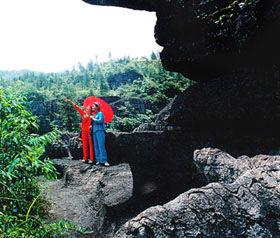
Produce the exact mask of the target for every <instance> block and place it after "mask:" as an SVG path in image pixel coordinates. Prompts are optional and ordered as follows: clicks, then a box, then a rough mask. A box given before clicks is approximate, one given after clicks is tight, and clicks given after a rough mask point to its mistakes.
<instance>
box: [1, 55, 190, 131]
mask: <svg viewBox="0 0 280 238" xmlns="http://www.w3.org/2000/svg"><path fill="white" fill-rule="evenodd" d="M150 58H151V59H147V58H140V59H138V58H136V59H130V58H128V57H125V58H122V59H118V60H112V59H111V60H110V61H108V62H104V63H98V62H93V61H90V62H89V63H88V64H87V65H86V66H83V65H81V64H79V65H78V69H77V70H75V69H73V70H72V71H66V72H64V73H59V74H43V73H41V74H39V73H36V74H35V73H32V72H31V73H26V74H24V75H20V76H19V77H17V78H14V79H10V80H8V81H7V80H2V81H0V85H3V86H5V88H11V89H12V90H14V91H15V94H16V95H23V96H25V97H26V98H27V99H28V104H31V103H32V102H33V101H38V100H42V101H47V100H55V101H56V102H57V105H58V112H56V113H53V114H51V115H49V120H50V121H51V125H52V126H53V128H58V129H59V130H67V131H75V132H78V131H80V123H81V118H80V115H79V114H78V113H77V111H76V110H75V109H74V108H73V107H72V105H71V104H67V103H65V101H64V100H65V98H69V99H71V100H72V101H73V102H75V103H77V104H79V103H78V102H79V101H80V100H81V99H83V98H86V97H88V96H97V97H99V96H119V97H122V98H129V97H137V98H141V99H143V100H145V101H146V102H147V105H151V106H150V109H151V111H150V112H149V113H148V112H146V113H144V114H143V115H139V114H138V113H137V111H135V110H131V109H129V111H132V112H131V113H129V114H127V113H126V114H120V115H118V116H116V117H115V119H114V121H113V122H112V123H110V125H109V129H110V130H113V131H120V130H124V131H131V130H133V129H134V126H136V125H138V124H141V123H144V122H153V120H154V119H155V118H156V114H157V113H158V112H159V111H160V110H161V109H162V108H163V107H164V106H165V105H166V104H168V103H169V102H170V100H171V99H172V98H173V97H174V96H175V95H177V94H178V93H180V92H182V91H183V90H185V89H186V88H187V87H189V86H190V85H191V84H192V81H190V80H189V79H187V78H185V77H183V76H182V75H181V74H179V73H174V72H169V71H166V70H164V68H163V67H162V65H161V62H160V60H159V55H158V54H156V53H154V52H153V53H152V54H151V57H150ZM79 106H82V105H79ZM127 110H128V108H127Z"/></svg>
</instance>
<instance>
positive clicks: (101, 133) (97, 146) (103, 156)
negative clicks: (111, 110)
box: [91, 102, 110, 167]
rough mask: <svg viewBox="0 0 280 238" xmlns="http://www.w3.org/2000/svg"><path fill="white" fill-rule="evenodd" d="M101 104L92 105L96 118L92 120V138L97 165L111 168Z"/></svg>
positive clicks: (92, 117) (93, 117)
mask: <svg viewBox="0 0 280 238" xmlns="http://www.w3.org/2000/svg"><path fill="white" fill-rule="evenodd" d="M100 106H101V104H100V103H99V102H94V103H93V105H92V110H93V113H94V116H91V119H92V127H91V131H92V137H93V144H94V152H95V158H96V164H97V165H99V164H104V165H105V166H107V167H108V166H110V165H109V163H108V161H107V152H106V149H105V124H104V114H103V113H102V112H100V111H99V109H100Z"/></svg>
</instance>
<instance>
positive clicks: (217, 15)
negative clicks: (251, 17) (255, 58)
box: [196, 0, 253, 25]
mask: <svg viewBox="0 0 280 238" xmlns="http://www.w3.org/2000/svg"><path fill="white" fill-rule="evenodd" d="M252 3H253V0H242V1H238V0H234V1H232V2H231V3H229V4H228V3H226V2H225V4H226V5H225V6H224V7H219V8H217V9H215V11H213V12H211V13H206V12H202V11H200V9H199V8H198V9H197V13H196V14H197V18H200V19H202V20H204V21H206V22H212V23H215V24H218V25H224V24H225V23H226V22H228V21H234V19H235V18H236V16H237V15H238V13H239V12H240V10H242V9H246V8H247V7H249V6H251V5H252Z"/></svg>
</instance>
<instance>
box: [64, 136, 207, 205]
mask: <svg viewBox="0 0 280 238" xmlns="http://www.w3.org/2000/svg"><path fill="white" fill-rule="evenodd" d="M194 138H195V137H190V136H186V135H184V133H182V132H181V131H177V132H176V131H170V132H169V131H154V132H151V131H146V132H145V131H143V132H135V133H123V132H120V133H107V134H106V150H107V154H108V161H109V163H110V164H112V165H116V164H119V163H128V164H129V166H130V168H131V171H132V175H133V197H132V199H133V201H131V206H134V205H133V204H135V203H137V204H139V206H141V207H142V208H143V209H145V208H147V207H148V206H151V205H155V204H159V203H160V204H162V203H165V202H167V201H169V200H170V199H173V198H174V197H176V196H177V195H178V194H180V193H182V192H184V191H186V190H187V189H190V188H192V187H198V186H201V185H202V183H201V180H199V179H198V177H197V176H195V175H196V169H195V167H194V165H193V161H192V153H193V151H194V149H196V148H199V147H194V145H193V144H191V140H194V141H196V142H198V138H196V139H194ZM178 139H180V140H179V141H178ZM201 144H205V142H203V140H201ZM69 145H70V147H69V150H70V154H71V155H72V156H74V155H75V157H74V158H73V159H81V158H82V147H81V143H80V142H79V141H78V140H77V138H75V137H73V138H71V139H70V143H69ZM196 146H199V145H198V144H197V145H196Z"/></svg>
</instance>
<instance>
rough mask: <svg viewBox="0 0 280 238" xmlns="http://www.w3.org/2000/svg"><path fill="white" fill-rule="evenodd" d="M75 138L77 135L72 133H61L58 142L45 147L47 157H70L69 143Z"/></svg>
mask: <svg viewBox="0 0 280 238" xmlns="http://www.w3.org/2000/svg"><path fill="white" fill-rule="evenodd" d="M75 136H76V134H75V133H72V132H66V133H61V134H60V137H59V139H58V140H57V141H54V142H53V143H51V144H50V143H48V144H47V145H46V146H45V157H49V158H51V159H54V158H64V157H69V156H70V154H69V148H70V147H69V141H70V138H73V137H75Z"/></svg>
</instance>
